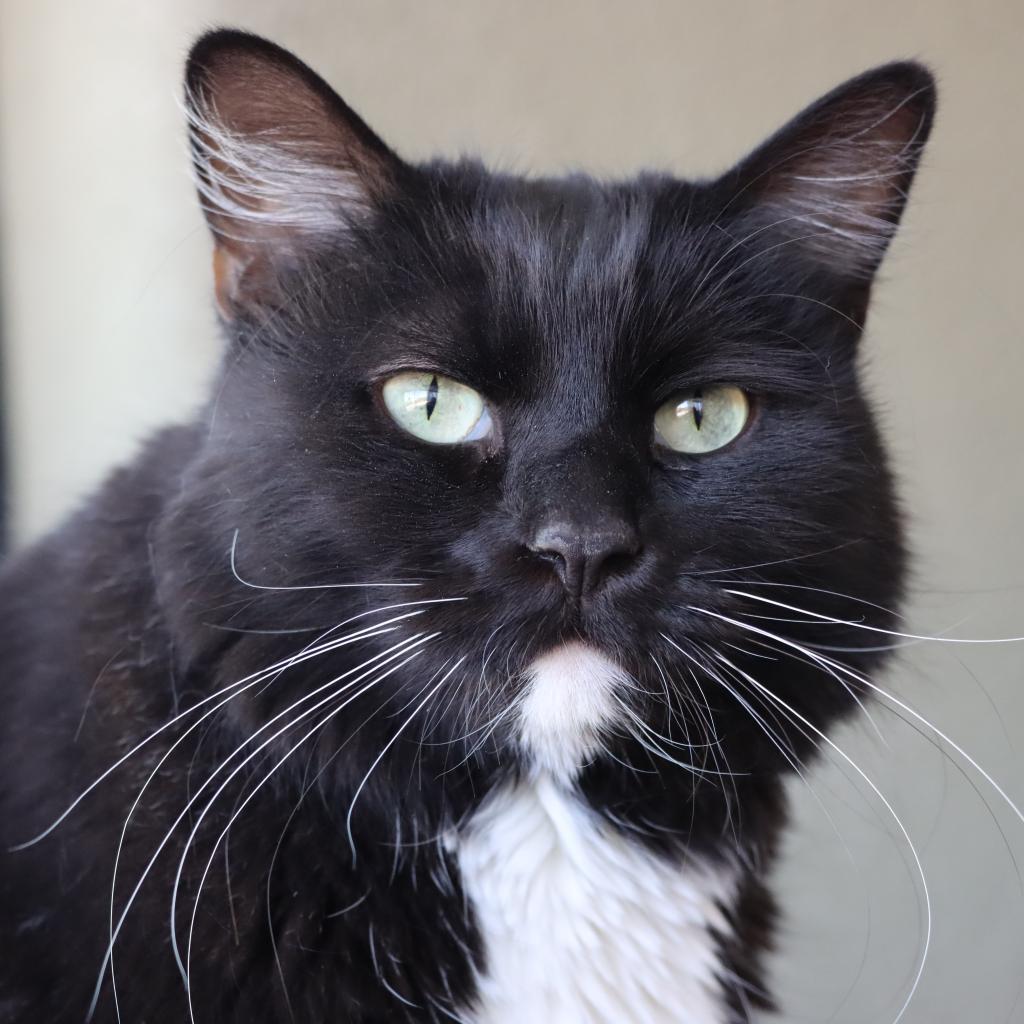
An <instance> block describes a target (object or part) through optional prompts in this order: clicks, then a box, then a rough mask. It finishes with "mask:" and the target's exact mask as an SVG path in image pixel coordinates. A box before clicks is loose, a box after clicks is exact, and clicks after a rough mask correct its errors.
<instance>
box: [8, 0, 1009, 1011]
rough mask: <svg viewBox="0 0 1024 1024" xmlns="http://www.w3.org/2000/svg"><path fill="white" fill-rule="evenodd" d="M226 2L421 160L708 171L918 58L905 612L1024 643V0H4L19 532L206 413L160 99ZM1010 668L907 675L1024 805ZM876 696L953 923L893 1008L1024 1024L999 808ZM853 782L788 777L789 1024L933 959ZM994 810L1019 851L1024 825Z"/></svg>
mask: <svg viewBox="0 0 1024 1024" xmlns="http://www.w3.org/2000/svg"><path fill="white" fill-rule="evenodd" d="M213 24H237V25H243V26H247V27H251V28H253V29H256V30H258V31H262V32H263V33H265V34H268V35H270V36H272V37H273V38H275V39H276V40H278V41H279V42H281V43H284V44H285V45H288V46H290V47H292V48H294V49H295V50H297V51H298V52H300V53H301V54H302V55H303V56H304V57H305V58H306V59H307V60H308V61H310V62H311V63H312V64H313V65H314V66H316V67H317V68H319V69H320V70H321V71H322V72H324V73H325V74H326V75H327V77H329V78H330V79H331V80H332V81H333V82H334V83H335V84H336V85H337V86H338V88H339V89H340V90H341V91H342V92H343V93H344V95H345V96H346V97H347V98H348V99H349V100H350V101H351V102H352V103H353V105H355V106H356V108H357V109H359V110H360V111H361V112H363V113H364V114H365V115H366V117H367V118H368V119H369V120H370V122H371V123H372V124H374V125H375V126H376V127H377V128H378V130H379V131H380V132H381V133H382V134H384V135H385V137H387V138H388V139H390V140H391V141H392V142H393V143H394V144H395V145H396V146H397V147H398V148H399V149H400V150H401V151H402V152H404V153H406V154H407V155H410V156H413V157H416V156H424V155H427V154H430V153H433V152H435V151H437V152H445V153H456V152H459V151H465V150H477V151H482V152H483V153H484V154H485V155H486V156H487V157H488V158H489V159H490V160H491V161H494V162H498V163H501V164H502V165H503V166H511V167H515V168H522V169H530V170H541V169H544V170H549V169H555V170H559V169H564V168H568V167H574V166H577V165H582V166H586V167H589V168H593V169H597V170H599V171H606V172H622V171H630V170H633V169H636V168H639V167H642V166H645V165H652V164H653V165H656V166H659V167H664V168H671V169H674V170H676V171H678V172H680V173H684V174H685V173H699V172H706V171H711V170H714V169H716V168H721V167H723V166H724V165H725V164H726V163H727V162H729V161H731V160H732V159H734V158H735V157H736V156H737V155H739V154H740V153H741V152H742V151H743V150H744V148H746V147H748V146H749V145H751V144H752V143H753V142H755V141H756V140H757V139H758V138H759V137H760V136H761V135H763V134H764V133H765V132H766V131H768V130H769V129H771V128H772V127H774V126H775V125H777V124H778V123H779V122H780V121H781V120H782V119H784V118H785V117H787V116H788V115H789V114H791V113H792V112H794V111H795V110H796V109H797V108H799V107H800V106H801V105H802V104H804V103H805V102H807V101H808V100H810V99H811V98H813V97H814V96H815V95H816V94H818V93H819V92H821V91H823V90H824V89H826V88H828V87H830V86H831V85H832V84H834V83H836V82H837V81H838V80H840V79H841V78H843V77H845V76H847V75H849V74H852V73H855V72H857V71H859V70H862V69H863V68H865V67H866V66H868V65H871V64H873V63H878V62H881V61H884V60H887V59H890V58H892V57H897V56H908V55H910V56H920V57H922V58H924V59H925V60H927V61H929V62H931V63H932V65H933V66H934V67H935V69H936V70H937V72H938V74H939V77H940V79H941V85H942V93H943V96H942V109H941V115H940V118H939V122H938V126H937V129H936V133H935V136H934V142H933V145H932V147H931V149H930V152H929V154H928V157H927V161H926V165H925V167H924V170H923V172H922V174H921V176H920V179H919V184H918V187H917V189H916V191H915V195H914V200H913V203H912V206H911V209H910V211H909V215H908V217H907V219H906V225H905V226H906V230H905V231H904V233H903V235H902V238H901V241H900V242H899V244H897V246H896V247H895V249H894V251H893V253H892V255H891V258H890V259H889V260H888V262H887V264H886V266H885V268H884V272H883V281H882V283H881V285H880V287H879V288H878V291H877V302H876V305H875V309H874V313H873V316H872V318H871V322H870V340H869V343H868V346H867V349H868V362H869V364H870V365H869V372H870V377H871V380H872V382H873V384H874V388H875V392H876V394H877V396H878V399H879V401H880V403H881V404H882V407H883V409H884V418H885V423H886V426H887V431H888V435H889V437H890V440H891V442H892V445H893V448H894V450H895V452H896V454H897V457H898V461H899V465H900V467H901V469H902V474H903V480H904V488H903V490H904V495H905V498H906V503H907V507H908V509H909V511H910V514H911V518H912V521H913V526H914V537H915V544H916V550H917V553H918V556H919V557H918V570H919V571H918V577H917V584H918V596H917V598H916V599H915V602H914V605H913V608H912V609H911V612H912V614H911V618H910V620H909V624H910V627H911V630H912V631H913V630H919V631H920V630H925V631H928V630H946V631H952V632H954V633H959V634H961V635H965V634H969V635H972V636H978V637H989V636H997V635H1000V634H1005V633H1012V632H1016V633H1018V634H1020V633H1024V542H1022V539H1021V533H1020V520H1021V509H1022V507H1024V472H1022V469H1024V456H1022V454H1021V443H1022V435H1024V431H1022V426H1021V424H1022V417H1021V412H1020V410H1019V404H1020V392H1021V382H1022V379H1024V343H1022V339H1021V334H1022V325H1024V312H1022V310H1021V305H1020V297H1021V285H1020V275H1021V267H1022V265H1024V248H1022V247H1024V242H1022V239H1024V202H1022V201H1021V197H1020V186H1021V167H1022V166H1024V128H1022V127H1021V124H1022V122H1021V118H1020V107H1021V103H1022V100H1024V71H1022V61H1021V48H1022V44H1024V6H1022V5H1021V4H1020V3H1019V2H1012V0H1005V2H996V0H987V2H973V3H970V4H968V3H966V2H962V0H961V2H958V0H934V2H932V3H923V2H909V0H904V2H898V3H897V2H894V0H862V2H860V3H856V4H851V3H841V4H840V3H832V2H821V0H819V2H815V3H803V2H786V3H783V2H781V0H760V2H756V3H754V2H750V3H747V4H734V3H726V2H719V3H710V2H696V0H694V2H690V3H684V2H681V0H677V2H674V3H656V2H632V3H620V4H610V3H596V2H592V3H582V2H579V3H567V2H552V0H547V2H536V0H534V2H529V3H518V4H514V3H509V2H507V0H506V2H501V3H497V2H487V3H468V2H467V3H452V2H449V3H440V2H435V3H411V2H410V3H385V2H378V3H354V2H349V0H333V2H322V3H315V2H301V0H300V2H291V3H287V4H286V3H283V2H280V0H279V2H277V3H267V2H252V0H250V2H247V3H242V2H227V0H224V2H217V0H208V2H206V3H201V2H198V0H176V2H173V3H171V2H169V0H164V2H162V3H157V2H147V3H139V2H127V0H121V2H119V0H90V2H80V3H75V2H72V0H65V2H57V0H2V2H0V133H2V134H0V200H2V205H0V218H2V219H0V225H2V229H3V243H4V248H3V252H2V266H3V271H4V277H3V288H4V290H3V303H4V304H3V310H4V324H3V328H4V332H5V349H4V353H5V359H6V365H5V374H6V382H5V383H6V393H5V411H6V414H7V416H8V426H9V431H10V436H9V442H10V454H11V460H12V463H11V469H12V486H13V494H14V506H13V514H14V524H15V529H16V533H17V536H18V537H19V538H20V539H22V540H27V539H29V538H31V537H33V536H36V535H37V534H38V533H39V532H41V531H42V530H44V529H46V528H47V527H49V526H51V525H52V524H53V523H54V522H56V521H57V520H58V519H59V518H60V516H61V515H63V513H64V512H65V511H66V510H67V508H68V507H69V505H70V503H72V502H73V501H74V500H75V499H76V498H78V497H80V496H81V495H82V494H83V493H85V492H86V491H87V490H88V489H89V488H90V487H91V486H92V485H93V483H94V482H95V481H96V479H97V478H98V476H99V475H100V474H101V473H102V472H103V471H104V470H105V469H106V468H107V467H109V466H110V465H111V464H112V463H113V462H115V461H117V460H118V459H122V458H124V457H125V456H126V455H127V454H128V453H130V452H131V451H132V449H133V448H134V447H135V445H136V443H137V441H138V439H139V438H140V437H142V436H144V435H145V434H146V433H147V432H148V431H149V430H151V429H152V428H154V427H155V426H156V425H158V424H161V423H163V422H165V421H167V420H168V419H173V418H177V417H181V416H182V415H184V414H186V413H187V412H188V410H189V409H191V408H193V407H194V406H195V404H196V403H197V401H198V400H199V397H200V396H201V395H202V391H203V386H204V382H205V381H206V380H207V379H208V376H209V373H210V368H211V366H212V364H213V362H214V360H215V359H216V355H217V351H218V340H217V338H216V335H215V331H214V326H213V316H212V313H211V307H210V302H209V299H208V274H207V262H208V243H207V239H206V235H205V231H204V228H203V226H202V224H201V220H200V217H199V215H198V213H197V211H196V206H195V203H194V201H193V197H192V192H191V187H190V185H189V182H188V178H187V174H186V156H185V148H184V142H183V135H182V131H181V126H180V118H179V115H178V111H177V109H176V101H175V96H176V93H177V90H178V75H179V70H180V64H181V60H182V57H183V54H184V52H185V50H186V48H187V46H188V44H189V41H190V39H191V38H192V37H193V36H194V35H195V33H196V32H198V31H199V30H200V29H202V28H204V27H207V26H210V25H213ZM879 571H883V572H884V571H885V570H884V566H880V567H879ZM1022 665H1024V646H1017V647H1016V648H1013V647H1001V648H996V647H964V648H949V647H946V648H943V647H942V646H941V645H928V644H920V645H914V646H911V647H909V648H908V649H907V651H905V652H904V653H903V655H902V666H901V668H900V669H899V670H898V671H896V672H894V673H892V675H891V676H890V680H889V682H890V683H891V684H892V686H894V687H895V688H897V689H898V690H899V692H900V693H901V694H903V695H905V697H906V699H907V700H908V701H909V702H910V703H912V704H913V705H914V706H915V707H917V708H919V709H920V710H921V711H922V713H924V714H926V715H927V716H929V717H931V718H934V719H935V720H936V721H937V722H938V723H940V724H941V725H942V727H943V728H945V729H946V730H947V731H949V732H950V733H952V734H953V735H954V736H955V737H956V738H957V739H958V740H960V742H962V743H963V745H964V746H965V747H967V748H968V750H969V751H970V752H971V753H973V754H974V755H975V756H977V757H978V758H979V759H981V760H983V761H984V762H985V763H986V765H987V766H988V767H990V769H991V770H992V772H993V774H994V775H995V776H996V777H997V778H998V779H999V780H1000V781H1001V782H1003V783H1005V785H1006V786H1007V788H1008V789H1009V790H1010V791H1011V792H1012V793H1014V794H1016V795H1017V797H1018V798H1021V799H1022V801H1024V772H1022V771H1021V766H1020V757H1019V754H1018V751H1020V750H1021V749H1024V701H1022V699H1021V696H1020V685H1019V684H1020V682H1021V677H1022V671H1021V666H1022ZM875 716H876V719H877V721H878V724H879V727H880V729H881V731H882V734H883V736H884V737H885V743H883V742H882V741H881V740H880V739H879V738H878V737H877V736H876V735H874V734H873V733H872V731H871V730H870V728H868V727H867V726H865V725H863V724H862V725H858V726H856V727H854V728H851V729H849V730H847V731H846V732H845V733H843V734H842V735H841V736H840V737H838V742H839V744H840V745H841V746H842V748H843V749H844V751H846V752H847V753H848V754H849V755H850V757H851V758H854V759H855V760H856V761H857V762H858V764H860V765H861V766H862V767H863V770H864V772H865V773H866V774H868V775H869V776H870V777H871V779H872V780H873V781H874V782H875V783H876V784H877V786H878V788H879V789H880V790H881V791H882V792H883V793H884V794H885V796H886V798H887V799H889V800H890V801H891V805H892V808H893V810H894V812H895V813H896V814H897V815H899V816H900V817H901V818H902V820H903V821H904V823H905V825H906V827H907V829H908V831H910V833H911V835H912V836H913V837H914V839H915V841H916V842H917V843H918V845H919V848H920V853H921V858H922V861H923V863H924V868H925V872H926V874H927V877H928V879H929V881H930V884H931V890H932V902H933V910H934V916H935V925H934V934H933V941H932V952H931V957H930V961H929V966H928V969H927V970H926V972H925V975H924V980H923V983H922V986H921V989H920V991H919V994H918V997H917V998H916V999H915V1000H914V1002H913V1003H912V1005H911V1009H910V1010H909V1011H908V1013H907V1015H906V1017H905V1018H904V1020H905V1021H908V1022H917V1024H935V1022H947V1021H948V1022H959V1021H967V1020H971V1021H979V1022H988V1021H993V1022H995V1021H1003V1020H1008V1019H1011V1017H1010V1007H1011V1005H1012V1003H1013V999H1014V995H1015V992H1016V987H1017V984H1018V978H1019V976H1020V974H1021V968H1022V966H1024V925H1022V924H1021V922H1024V894H1022V891H1021V886H1020V885H1019V883H1018V882H1017V880H1016V876H1015V873H1014V870H1013V867H1012V864H1011V862H1010V858H1009V856H1008V854H1007V852H1006V849H1005V848H1004V847H1003V845H1002V839H1001V837H1000V834H999V831H998V829H997V828H996V825H995V823H994V821H993V819H992V818H991V816H990V815H989V813H988V811H987V810H986V809H985V807H984V805H983V804H982V802H981V800H980V798H979V796H978V795H977V794H976V793H975V792H974V790H973V789H972V788H971V787H970V785H968V783H967V782H966V781H965V780H964V778H963V777H962V776H961V775H960V774H959V773H958V771H957V769H956V768H954V767H953V766H952V765H951V764H950V763H949V761H948V760H945V759H943V757H942V756H941V755H939V754H938V753H937V752H936V751H935V750H934V749H933V748H932V747H930V746H929V745H928V744H927V743H926V742H924V741H923V740H921V739H919V738H918V737H917V736H916V734H915V733H914V732H913V731H912V730H911V729H910V728H908V727H906V726H904V725H902V724H901V723H900V722H898V721H896V720H894V719H893V718H892V717H891V716H888V715H887V714H886V713H885V712H883V711H881V710H878V711H876V713H875ZM833 760H837V761H840V762H841V758H838V757H836V758H833ZM844 774H845V775H846V776H853V775H855V773H854V772H853V771H852V770H851V769H850V768H849V767H848V766H846V770H845V773H844V772H843V771H841V770H839V769H838V768H822V769H818V770H816V771H815V772H814V773H813V775H812V777H811V778H810V779H809V785H808V787H806V788H805V787H802V786H797V787H795V794H796V797H797V806H798V813H797V824H796V826H795V828H794V830H793V832H792V835H791V838H790V840H789V842H788V843H787V847H786V856H785V858H784V863H783V866H782V869H781V871H780V877H779V885H780V889H781V891H782V893H783V894H784V902H785V904H786V907H787V910H788V916H787V919H786V922H785V925H784V927H783V930H782V932H781V943H780V953H779V959H778V972H777V973H778V979H779V985H780V989H781V992H782V995H783V1000H784V1005H785V1007H786V1013H785V1015H784V1019H785V1020H786V1021H807V1022H822V1021H825V1020H834V1021H836V1022H839V1024H842V1022H845V1024H865V1022H875V1021H878V1022H881V1024H888V1022H890V1021H892V1019H893V1017H894V1016H895V1014H896V1011H897V1009H898V1007H899V1004H900V1002H901V996H900V992H901V991H902V990H901V986H905V984H906V982H907V981H908V980H909V978H910V977H911V976H912V973H913V966H914V957H915V954H916V953H918V952H919V951H920V949H921V944H922V922H921V918H920V909H919V904H920V897H919V895H918V896H915V894H914V889H913V882H912V874H909V873H908V867H907V862H908V860H909V858H908V855H907V852H906V846H905V843H904V842H903V840H902V838H901V836H900V833H899V829H898V828H897V826H896V825H895V823H894V821H893V818H892V817H891V816H890V815H889V813H888V811H886V809H885V808H884V806H882V805H881V803H880V801H879V798H878V797H877V796H876V795H875V794H873V793H872V791H871V790H870V789H869V788H868V787H867V786H866V785H865V784H864V783H863V782H860V783H858V784H852V783H850V782H847V781H844ZM979 788H980V791H981V793H982V794H984V795H985V796H987V797H989V798H990V799H993V794H992V792H991V790H990V789H989V788H987V787H985V786H984V785H980V786H979ZM818 801H820V803H819V802H818ZM826 812H827V814H826ZM997 813H999V812H997ZM829 816H830V817H831V820H832V822H834V825H835V830H833V825H832V823H830V820H829ZM1000 819H1001V821H1002V823H1003V825H1004V827H1005V828H1006V834H1007V837H1008V840H1009V843H1010V844H1011V846H1012V847H1013V849H1014V851H1015V852H1016V854H1017V855H1018V856H1024V826H1021V825H1020V824H1019V823H1016V824H1015V823H1014V822H1013V821H1012V820H1010V816H1009V815H1007V814H1005V813H1000ZM844 844H845V845H844ZM847 992H848V998H846V1000H845V1003H844V1004H843V1005H842V1006H841V1008H839V1010H838V1012H837V1013H836V1015H835V1016H834V1017H832V1016H830V1014H832V1012H833V1010H835V1009H836V1007H837V1006H839V1004H840V1003H841V1002H842V1000H843V997H844V995H845V994H846V993H847ZM1016 1013H1017V1016H1016V1017H1013V1018H1012V1019H1014V1020H1019V1019H1024V1008H1022V1007H1018V1008H1017V1010H1016Z"/></svg>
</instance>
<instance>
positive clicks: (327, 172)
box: [186, 47, 395, 316]
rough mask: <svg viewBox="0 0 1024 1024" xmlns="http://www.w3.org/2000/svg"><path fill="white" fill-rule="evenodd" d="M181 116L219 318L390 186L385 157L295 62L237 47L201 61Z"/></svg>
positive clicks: (366, 208) (364, 211) (256, 293)
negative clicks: (210, 239)
mask: <svg viewBox="0 0 1024 1024" xmlns="http://www.w3.org/2000/svg"><path fill="white" fill-rule="evenodd" d="M186 107H187V111H188V115H189V122H190V129H191V138H192V145H193V155H194V162H195V170H196V178H197V185H198V188H199V192H200V195H201V198H202V202H203V207H204V211H205V213H206V217H207V220H208V222H209V224H210V226H211V228H212V230H213V232H214V237H215V240H216V243H217V247H218V254H219V255H217V256H215V260H214V276H215V280H216V285H217V301H218V305H219V306H220V308H221V311H222V312H223V313H224V314H225V315H227V316H230V315H232V311H233V310H235V309H236V307H237V306H238V305H239V304H240V303H242V302H245V301H251V300H253V299H258V298H259V296H260V290H261V288H264V287H265V286H269V285H270V284H271V282H272V281H273V279H274V278H275V277H276V269H277V268H276V267H275V266H274V264H275V263H279V262H281V261H282V260H288V261H294V259H295V258H296V256H298V255H300V254H301V253H302V252H304V251H306V250H309V249H310V248H315V247H316V246H317V245H318V244H322V243H324V242H325V241H327V240H330V239H336V238H337V236H338V234H339V232H342V231H344V230H345V228H346V227H348V226H350V225H351V224H352V223H353V222H354V221H355V220H356V219H363V218H365V217H366V216H367V215H368V214H369V213H370V212H371V210H372V208H373V206H374V203H375V202H376V201H377V200H378V199H379V198H380V197H381V196H383V195H384V194H385V193H386V192H387V191H388V189H389V188H390V187H391V185H392V181H393V178H394V168H393V164H394V162H395V158H394V157H392V156H391V154H390V152H389V151H388V150H387V148H386V147H385V146H384V145H383V143H380V142H379V140H377V139H376V137H375V136H373V134H372V132H370V130H369V129H368V128H366V126H365V125H364V124H363V123H362V122H361V121H360V120H359V118H358V117H357V116H356V115H355V114H353V113H352V112H351V111H349V110H348V108H347V107H346V106H345V105H344V103H343V102H342V101H341V100H340V98H338V97H337V96H336V95H335V94H334V93H333V92H331V90H330V89H329V88H328V86H327V85H326V84H325V83H323V82H322V81H321V80H320V79H318V78H317V77H316V76H315V75H314V74H313V72H311V71H309V69H308V68H305V67H304V66H303V65H300V64H299V63H298V62H297V61H295V62H294V65H293V64H292V63H289V62H288V60H287V59H286V58H284V57H279V56H278V55H276V54H275V53H273V52H269V51H268V52H263V51H252V50H248V49H245V48H241V49H239V48H237V47H228V48H227V49H226V50H225V51H224V52H217V51H215V52H214V53H212V54H206V55H204V57H203V62H202V65H201V67H199V68H195V69H192V71H191V73H190V75H189V88H188V91H187V95H186Z"/></svg>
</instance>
